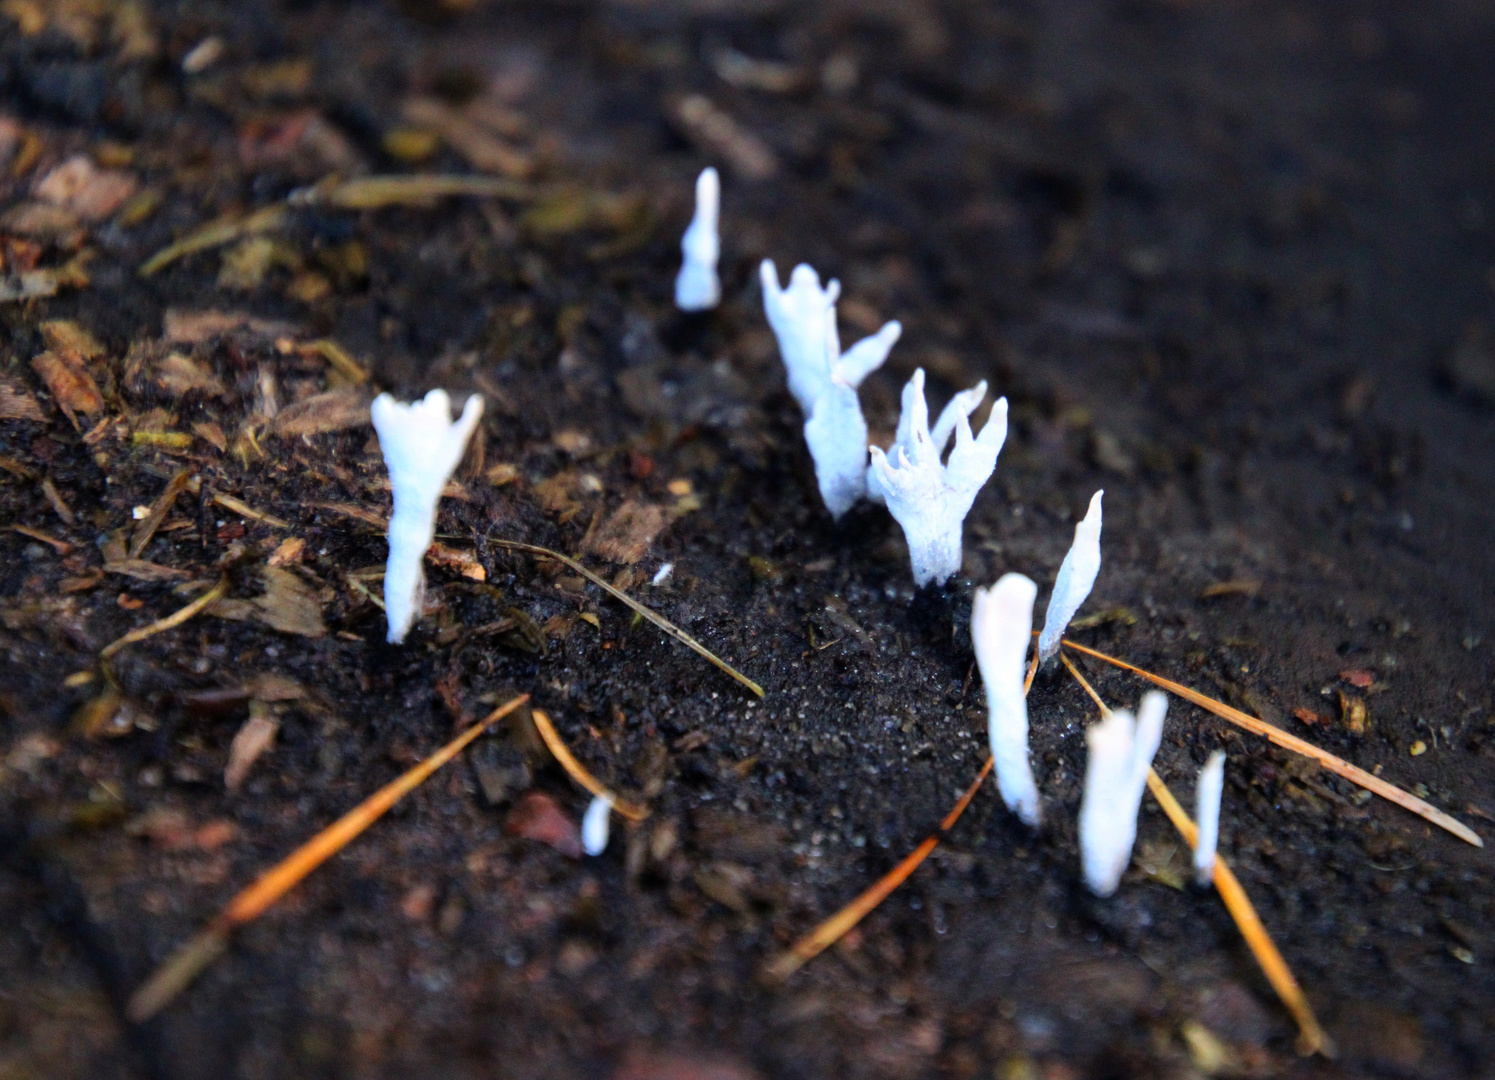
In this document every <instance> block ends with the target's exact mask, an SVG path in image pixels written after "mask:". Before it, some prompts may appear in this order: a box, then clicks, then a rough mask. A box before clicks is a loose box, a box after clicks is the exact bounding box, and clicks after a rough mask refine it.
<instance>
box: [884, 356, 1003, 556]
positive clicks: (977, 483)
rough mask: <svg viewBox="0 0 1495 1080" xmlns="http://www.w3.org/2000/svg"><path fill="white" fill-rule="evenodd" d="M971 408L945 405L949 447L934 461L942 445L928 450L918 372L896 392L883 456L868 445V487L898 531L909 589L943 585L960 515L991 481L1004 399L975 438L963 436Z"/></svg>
mask: <svg viewBox="0 0 1495 1080" xmlns="http://www.w3.org/2000/svg"><path fill="white" fill-rule="evenodd" d="M967 393H972V392H971V391H968V392H967ZM978 400H979V399H978ZM952 408H953V413H952ZM974 408H975V405H974V404H971V399H970V398H969V397H965V398H960V399H959V402H958V404H957V403H956V402H952V403H951V405H949V406H946V408H945V413H944V414H942V415H941V417H940V422H941V424H945V423H946V422H947V421H946V416H947V415H950V416H952V417H953V419H952V420H951V421H949V423H950V426H952V427H953V428H954V430H955V448H954V449H953V450H951V451H950V457H949V460H948V461H946V462H945V463H944V464H941V463H940V455H941V451H942V449H943V448H942V447H937V446H936V443H935V440H934V437H933V435H932V434H931V433H930V430H929V403H928V402H926V401H925V400H924V369H923V368H920V369H919V370H917V371H915V372H914V375H913V378H911V379H910V380H909V381H908V385H907V386H905V387H904V389H903V415H902V416H901V417H900V418H899V421H898V432H899V434H898V441H897V442H895V443H894V444H893V447H892V451H891V453H884V452H883V450H882V448H881V447H877V446H874V447H872V465H871V468H870V475H871V476H872V477H873V481H872V482H873V483H875V484H876V485H877V486H878V487H879V488H880V490H881V492H882V495H883V498H884V499H885V500H886V502H887V505H888V512H889V513H891V514H892V515H893V517H894V518H895V519H896V520H897V522H898V524H899V525H901V526H903V535H904V537H905V539H907V540H908V554H909V561H910V562H911V563H912V564H913V572H914V584H916V585H919V586H923V585H927V584H928V583H929V582H931V581H933V582H935V583H937V584H941V585H943V584H944V583H945V582H946V581H948V580H949V579H950V577H951V576H952V575H954V574H955V572H956V571H957V570H959V569H960V564H961V558H962V553H961V533H962V530H963V527H964V525H965V517H966V514H968V513H970V510H971V504H972V503H974V502H975V501H976V494H977V493H978V492H979V491H980V490H981V488H982V486H983V485H984V484H985V483H986V482H987V480H989V479H991V474H992V472H993V471H994V470H995V469H996V467H997V455H998V454H1000V453H1001V452H1002V443H1003V442H1005V441H1006V439H1007V399H1006V398H998V399H997V401H996V404H994V405H993V406H992V409H991V416H990V417H988V418H987V421H986V426H985V427H983V428H982V429H981V434H980V435H973V434H971V423H970V415H969V413H970V410H971V409H974Z"/></svg>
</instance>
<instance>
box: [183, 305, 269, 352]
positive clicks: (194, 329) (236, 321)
mask: <svg viewBox="0 0 1495 1080" xmlns="http://www.w3.org/2000/svg"><path fill="white" fill-rule="evenodd" d="M161 325H162V331H161V336H162V338H163V339H164V340H165V342H166V344H168V345H201V344H203V343H205V342H209V341H213V340H214V339H216V338H220V337H232V336H237V335H247V336H248V337H251V338H263V339H269V340H273V339H275V338H278V337H289V336H294V335H295V334H296V332H297V330H298V327H296V326H295V324H293V323H288V322H283V321H281V320H278V319H262V318H260V317H259V316H257V315H251V314H249V313H248V312H247V311H183V310H181V309H180V308H167V309H166V315H165V316H164V317H163V319H162V324H161Z"/></svg>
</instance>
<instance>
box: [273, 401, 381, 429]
mask: <svg viewBox="0 0 1495 1080" xmlns="http://www.w3.org/2000/svg"><path fill="white" fill-rule="evenodd" d="M369 422H370V420H369V397H368V395H367V394H365V393H363V392H362V391H359V390H351V389H348V390H329V391H327V392H326V393H323V394H313V395H312V396H311V397H309V398H305V399H303V400H301V401H298V402H296V403H295V404H293V405H287V406H286V407H285V408H284V409H281V410H280V412H279V413H278V414H277V415H276V417H275V419H273V420H272V421H270V425H269V428H268V429H267V430H268V431H269V432H270V434H272V435H279V436H282V437H284V438H299V437H303V436H309V435H325V434H326V433H328V432H331V431H346V430H347V429H348V428H355V427H362V426H363V425H365V424H367V423H369Z"/></svg>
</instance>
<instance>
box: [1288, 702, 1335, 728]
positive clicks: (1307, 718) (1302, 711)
mask: <svg viewBox="0 0 1495 1080" xmlns="http://www.w3.org/2000/svg"><path fill="white" fill-rule="evenodd" d="M1293 715H1294V716H1296V717H1297V718H1298V719H1299V720H1301V721H1303V723H1305V724H1307V725H1308V726H1309V727H1313V726H1314V725H1316V724H1324V723H1327V722H1328V718H1327V717H1325V716H1321V715H1320V714H1318V713H1316V712H1314V711H1313V710H1312V709H1309V708H1306V707H1304V706H1302V705H1299V706H1298V707H1297V708H1296V709H1294V710H1293Z"/></svg>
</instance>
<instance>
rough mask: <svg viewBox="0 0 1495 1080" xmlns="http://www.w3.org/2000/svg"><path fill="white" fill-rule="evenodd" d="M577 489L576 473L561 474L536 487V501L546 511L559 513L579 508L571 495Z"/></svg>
mask: <svg viewBox="0 0 1495 1080" xmlns="http://www.w3.org/2000/svg"><path fill="white" fill-rule="evenodd" d="M575 489H576V474H575V473H574V472H559V473H556V474H555V475H554V476H552V477H551V478H550V479H548V480H542V481H540V482H539V483H538V484H536V485H535V487H534V492H535V499H536V501H538V502H539V504H540V505H541V506H542V507H544V508H545V509H546V510H549V511H551V512H552V513H558V512H560V511H562V510H569V509H572V508H573V507H575V506H577V505H578V504H577V502H576V500H575V499H573V498H572V497H571V493H572V492H573V491H574V490H575Z"/></svg>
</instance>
